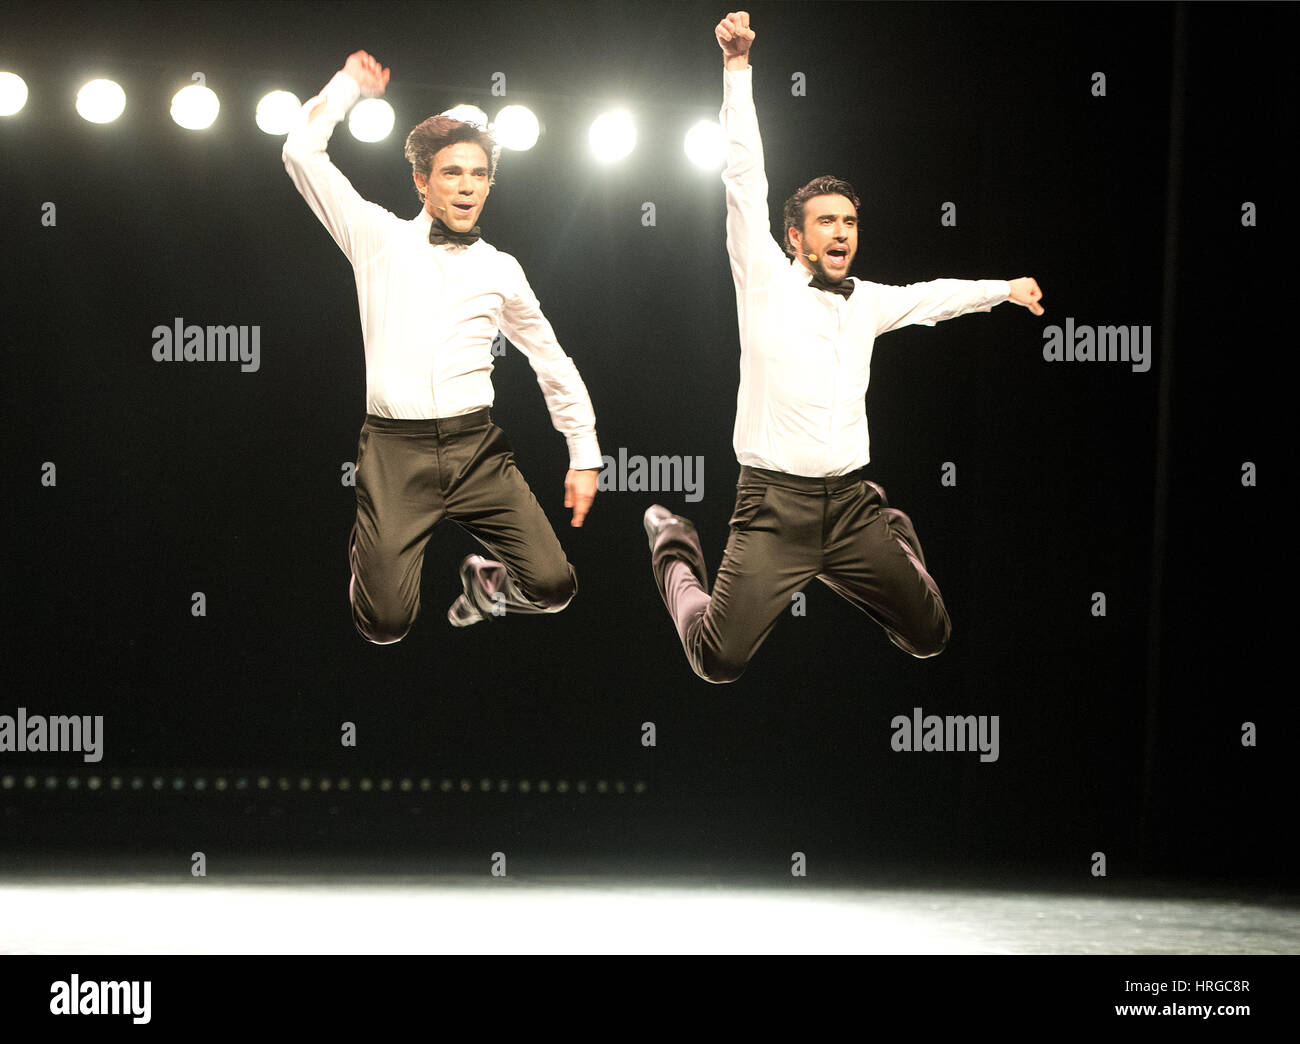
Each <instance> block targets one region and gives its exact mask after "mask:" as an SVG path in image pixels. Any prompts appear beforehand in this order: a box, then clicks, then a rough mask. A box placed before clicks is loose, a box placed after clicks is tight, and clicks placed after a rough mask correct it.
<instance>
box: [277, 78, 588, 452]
mask: <svg viewBox="0 0 1300 1044" xmlns="http://www.w3.org/2000/svg"><path fill="white" fill-rule="evenodd" d="M360 93H361V92H360V87H359V86H358V85H357V83H356V81H355V80H353V79H352V77H350V76H348V75H347V74H345V73H342V72H340V73H338V74H336V75H335V76H334V78H333V79H332V80H330V82H329V83H328V84H327V85H326V87H325V89H324V90H323V91H322V92H321V93H320V94H319V95H318V96H317V97H315V98H312V99H311V100H310V101H308V102H307V104H306V105H304V106H303V108H302V112H301V114H300V115H299V118H298V121H297V124H296V126H295V127H294V129H293V130H292V131H291V132H290V133H289V136H288V137H287V138H286V139H285V143H284V151H283V158H284V165H285V169H286V170H288V172H289V177H290V178H292V179H293V183H294V185H296V186H297V188H298V191H299V192H300V193H302V196H303V198H304V199H305V200H306V201H307V204H308V205H309V206H310V207H311V209H312V211H313V213H315V215H316V216H317V217H318V218H320V221H321V223H322V224H323V225H324V226H325V228H326V229H328V231H329V234H330V235H331V236H333V237H334V242H335V243H337V244H338V245H339V249H341V250H342V251H343V253H344V254H345V255H346V256H347V259H348V260H349V261H351V262H352V268H353V271H354V273H355V275H356V284H357V303H358V305H359V306H360V310H361V328H362V332H363V335H364V338H365V350H366V412H368V413H372V414H375V415H376V416H379V417H392V418H402V419H423V418H431V417H438V418H441V417H455V416H459V415H461V414H465V413H472V412H473V411H474V410H477V409H481V408H482V407H484V406H491V405H492V402H493V398H494V396H493V390H492V341H493V339H494V338H495V336H496V332H497V330H498V329H500V330H501V331H502V333H504V334H505V335H506V337H507V338H509V339H510V341H511V343H512V344H514V345H515V347H517V348H518V349H519V350H520V351H521V352H523V353H524V355H525V356H527V358H528V361H529V363H530V364H531V365H532V367H533V371H534V372H535V373H536V375H537V383H538V384H539V385H541V388H542V394H543V396H544V397H545V399H546V408H547V409H548V410H549V411H550V414H551V421H552V423H553V424H554V425H555V428H556V430H557V431H559V432H560V433H561V434H562V435H564V437H565V439H566V440H567V441H568V446H569V466H570V467H572V468H599V467H601V466H602V464H603V461H602V460H601V455H600V446H599V444H598V443H597V441H596V416H595V413H594V412H593V410H592V408H591V399H590V398H589V397H588V395H587V389H586V386H585V385H584V384H583V382H582V378H581V377H580V376H579V375H578V370H577V368H576V367H575V366H574V365H573V360H572V359H570V358H569V357H568V356H567V355H565V353H564V350H563V349H562V348H561V347H560V345H559V343H558V342H557V341H556V339H555V333H554V331H553V330H552V329H551V324H550V323H549V322H547V320H546V316H544V315H543V314H542V311H541V308H540V307H539V305H538V303H537V297H536V296H535V295H534V294H533V291H532V288H531V287H530V286H529V285H528V280H527V278H526V277H525V276H524V272H523V269H522V268H520V267H519V262H518V261H516V260H515V259H514V258H513V257H511V256H510V255H509V254H505V253H502V252H501V251H500V250H497V249H496V248H495V247H493V246H491V245H490V244H488V243H485V242H484V241H483V240H481V239H480V240H479V241H478V242H476V243H474V244H472V245H471V246H468V247H463V246H455V245H448V244H444V245H437V246H435V245H433V244H431V243H430V242H429V226H430V225H431V224H432V220H433V219H432V218H431V217H430V216H429V214H428V213H427V212H426V211H424V210H421V211H420V213H419V214H418V215H417V216H416V217H415V218H413V219H412V220H410V221H406V220H403V219H402V218H399V217H397V215H395V214H393V213H391V212H390V211H387V210H385V209H384V208H383V207H381V206H378V205H377V204H375V203H370V202H368V201H366V200H364V199H362V198H361V196H360V195H358V194H357V191H356V189H354V188H353V187H352V184H351V182H349V181H348V179H347V178H346V177H344V175H343V173H342V172H341V171H340V170H339V169H338V168H337V167H335V166H334V164H333V163H332V162H331V161H330V158H329V156H328V154H327V153H326V151H325V149H326V146H327V144H328V143H329V139H330V135H331V134H332V133H333V131H334V127H335V126H336V125H337V124H338V122H339V120H341V119H342V118H343V117H344V116H345V115H346V114H347V111H348V109H350V108H351V107H352V106H353V105H354V104H355V103H356V101H357V99H358V98H359V97H360ZM317 106H320V108H319V111H313V110H316V108H317Z"/></svg>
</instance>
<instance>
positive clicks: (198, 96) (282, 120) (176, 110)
mask: <svg viewBox="0 0 1300 1044" xmlns="http://www.w3.org/2000/svg"><path fill="white" fill-rule="evenodd" d="M195 75H196V77H198V76H200V75H201V74H195ZM26 104H27V84H26V83H25V82H24V81H23V79H22V77H21V76H18V75H17V74H16V73H11V72H0V116H12V115H14V114H15V113H17V112H20V111H21V110H22V108H23V106H24V105H26ZM301 109H302V102H301V101H299V100H298V97H297V96H296V95H294V94H292V93H291V92H289V91H271V92H270V93H269V94H267V95H265V96H263V98H262V100H261V101H259V102H258V103H257V112H256V115H255V119H256V122H257V126H258V128H259V129H260V130H262V131H264V132H265V133H267V134H273V135H284V134H288V133H289V130H290V128H291V127H292V126H293V121H294V120H295V119H296V118H297V117H298V113H299V111H300V110H301ZM125 110H126V92H125V91H124V90H123V89H122V87H121V85H120V84H118V83H116V82H114V81H113V80H91V81H89V82H88V83H85V84H83V85H82V87H81V89H80V90H79V91H78V92H77V112H78V114H79V115H80V116H81V117H82V119H84V120H87V121H88V122H90V123H112V122H113V121H114V120H116V119H117V118H118V117H119V116H121V115H122V113H123V112H124V111H125ZM220 111H221V101H220V99H218V97H217V95H216V92H215V91H213V90H212V89H211V88H210V87H208V86H207V85H206V84H202V83H192V84H190V85H189V86H188V87H182V88H181V89H180V90H179V91H177V92H176V94H175V96H174V97H173V98H172V105H171V117H172V119H173V120H174V121H175V122H176V124H177V125H178V126H180V127H183V128H185V129H186V130H191V131H202V130H206V129H207V128H209V127H211V126H212V124H213V123H215V122H216V119H217V114H218V113H219V112H220ZM442 115H444V116H450V117H451V118H452V119H457V120H462V121H464V122H466V123H474V124H477V125H478V126H480V127H486V128H487V129H489V130H491V131H492V134H493V136H494V137H495V138H496V140H497V142H498V143H499V144H500V145H501V147H502V148H506V149H513V150H515V151H518V152H522V151H524V150H526V149H531V148H532V147H533V146H534V145H536V144H537V139H538V138H539V137H540V136H541V124H540V122H539V121H538V119H537V116H536V115H535V114H534V113H533V111H532V110H531V109H529V108H528V107H527V106H524V105H507V106H505V107H504V108H503V109H502V110H501V111H500V112H498V113H497V115H496V119H495V120H492V121H491V122H489V121H488V117H487V113H486V112H484V111H483V110H482V109H480V108H479V107H478V106H477V105H457V106H454V107H453V108H450V109H448V110H447V111H446V112H444V113H443V114H442ZM396 121H397V115H396V113H394V112H393V107H392V106H391V105H389V104H388V102H386V101H385V100H384V99H383V98H366V99H364V100H362V101H360V102H358V103H357V104H356V105H354V106H353V107H352V111H351V113H350V114H349V115H348V130H350V131H351V132H352V136H353V137H354V138H356V139H357V140H358V141H365V142H376V141H383V140H384V139H385V138H387V137H388V135H389V134H391V133H392V131H393V126H394V124H395V123H396ZM587 140H588V142H589V143H590V145H591V151H592V155H593V156H595V157H596V159H598V160H601V161H603V162H614V161H616V160H620V159H623V158H624V157H626V156H628V155H631V153H632V151H633V150H634V149H635V148H636V122H635V121H634V120H633V118H632V116H631V114H630V113H628V112H626V111H625V110H618V111H614V112H606V113H603V114H601V115H600V116H597V117H596V119H595V120H593V121H592V124H591V129H590V131H589V132H588V135H587ZM683 149H684V151H685V153H686V156H687V158H688V159H689V160H690V161H691V162H692V163H694V164H695V165H696V166H698V167H703V168H705V169H708V170H717V169H719V168H721V167H722V165H723V164H724V163H725V162H726V142H725V140H724V138H723V135H722V128H721V127H720V126H719V125H718V124H717V123H716V122H711V121H708V120H702V121H700V122H699V123H696V124H695V125H694V126H693V127H691V129H690V130H689V131H687V132H686V138H685V141H684V142H683Z"/></svg>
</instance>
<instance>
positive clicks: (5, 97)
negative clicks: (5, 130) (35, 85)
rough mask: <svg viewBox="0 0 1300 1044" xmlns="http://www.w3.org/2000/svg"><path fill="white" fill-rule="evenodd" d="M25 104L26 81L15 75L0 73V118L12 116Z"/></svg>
mask: <svg viewBox="0 0 1300 1044" xmlns="http://www.w3.org/2000/svg"><path fill="white" fill-rule="evenodd" d="M26 104H27V83H26V81H25V80H23V78H22V77H21V76H19V75H18V74H17V73H11V72H0V116H12V115H13V114H14V113H16V112H19V111H20V110H21V109H22V107H23V106H24V105H26Z"/></svg>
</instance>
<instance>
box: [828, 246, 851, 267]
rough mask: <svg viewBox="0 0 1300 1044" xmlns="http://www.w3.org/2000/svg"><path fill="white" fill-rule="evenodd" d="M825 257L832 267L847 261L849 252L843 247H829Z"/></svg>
mask: <svg viewBox="0 0 1300 1044" xmlns="http://www.w3.org/2000/svg"><path fill="white" fill-rule="evenodd" d="M826 257H827V259H828V260H829V261H830V263H831V264H833V265H842V264H844V263H845V262H846V261H847V260H848V259H849V252H848V250H846V249H845V248H844V247H831V248H830V249H829V250H827V251H826Z"/></svg>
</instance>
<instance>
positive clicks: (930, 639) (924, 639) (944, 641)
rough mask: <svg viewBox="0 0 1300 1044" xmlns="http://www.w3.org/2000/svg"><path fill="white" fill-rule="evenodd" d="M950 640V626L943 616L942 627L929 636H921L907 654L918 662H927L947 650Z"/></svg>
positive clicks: (936, 628) (946, 618) (935, 629)
mask: <svg viewBox="0 0 1300 1044" xmlns="http://www.w3.org/2000/svg"><path fill="white" fill-rule="evenodd" d="M951 638H952V624H951V623H950V622H949V620H948V617H947V616H946V615H945V616H944V618H943V624H942V626H939V627H935V628H934V629H933V630H932V631H931V632H930V633H929V634H925V635H921V636H920V637H919V638H917V639H915V640H914V641H913V642H912V645H911V648H909V649H908V652H910V653H911V654H912V655H913V656H915V657H916V658H917V659H918V660H928V659H930V658H931V657H933V656H938V655H939V654H940V653H941V652H943V651H944V650H945V649H946V648H948V642H949V640H950V639H951Z"/></svg>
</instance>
